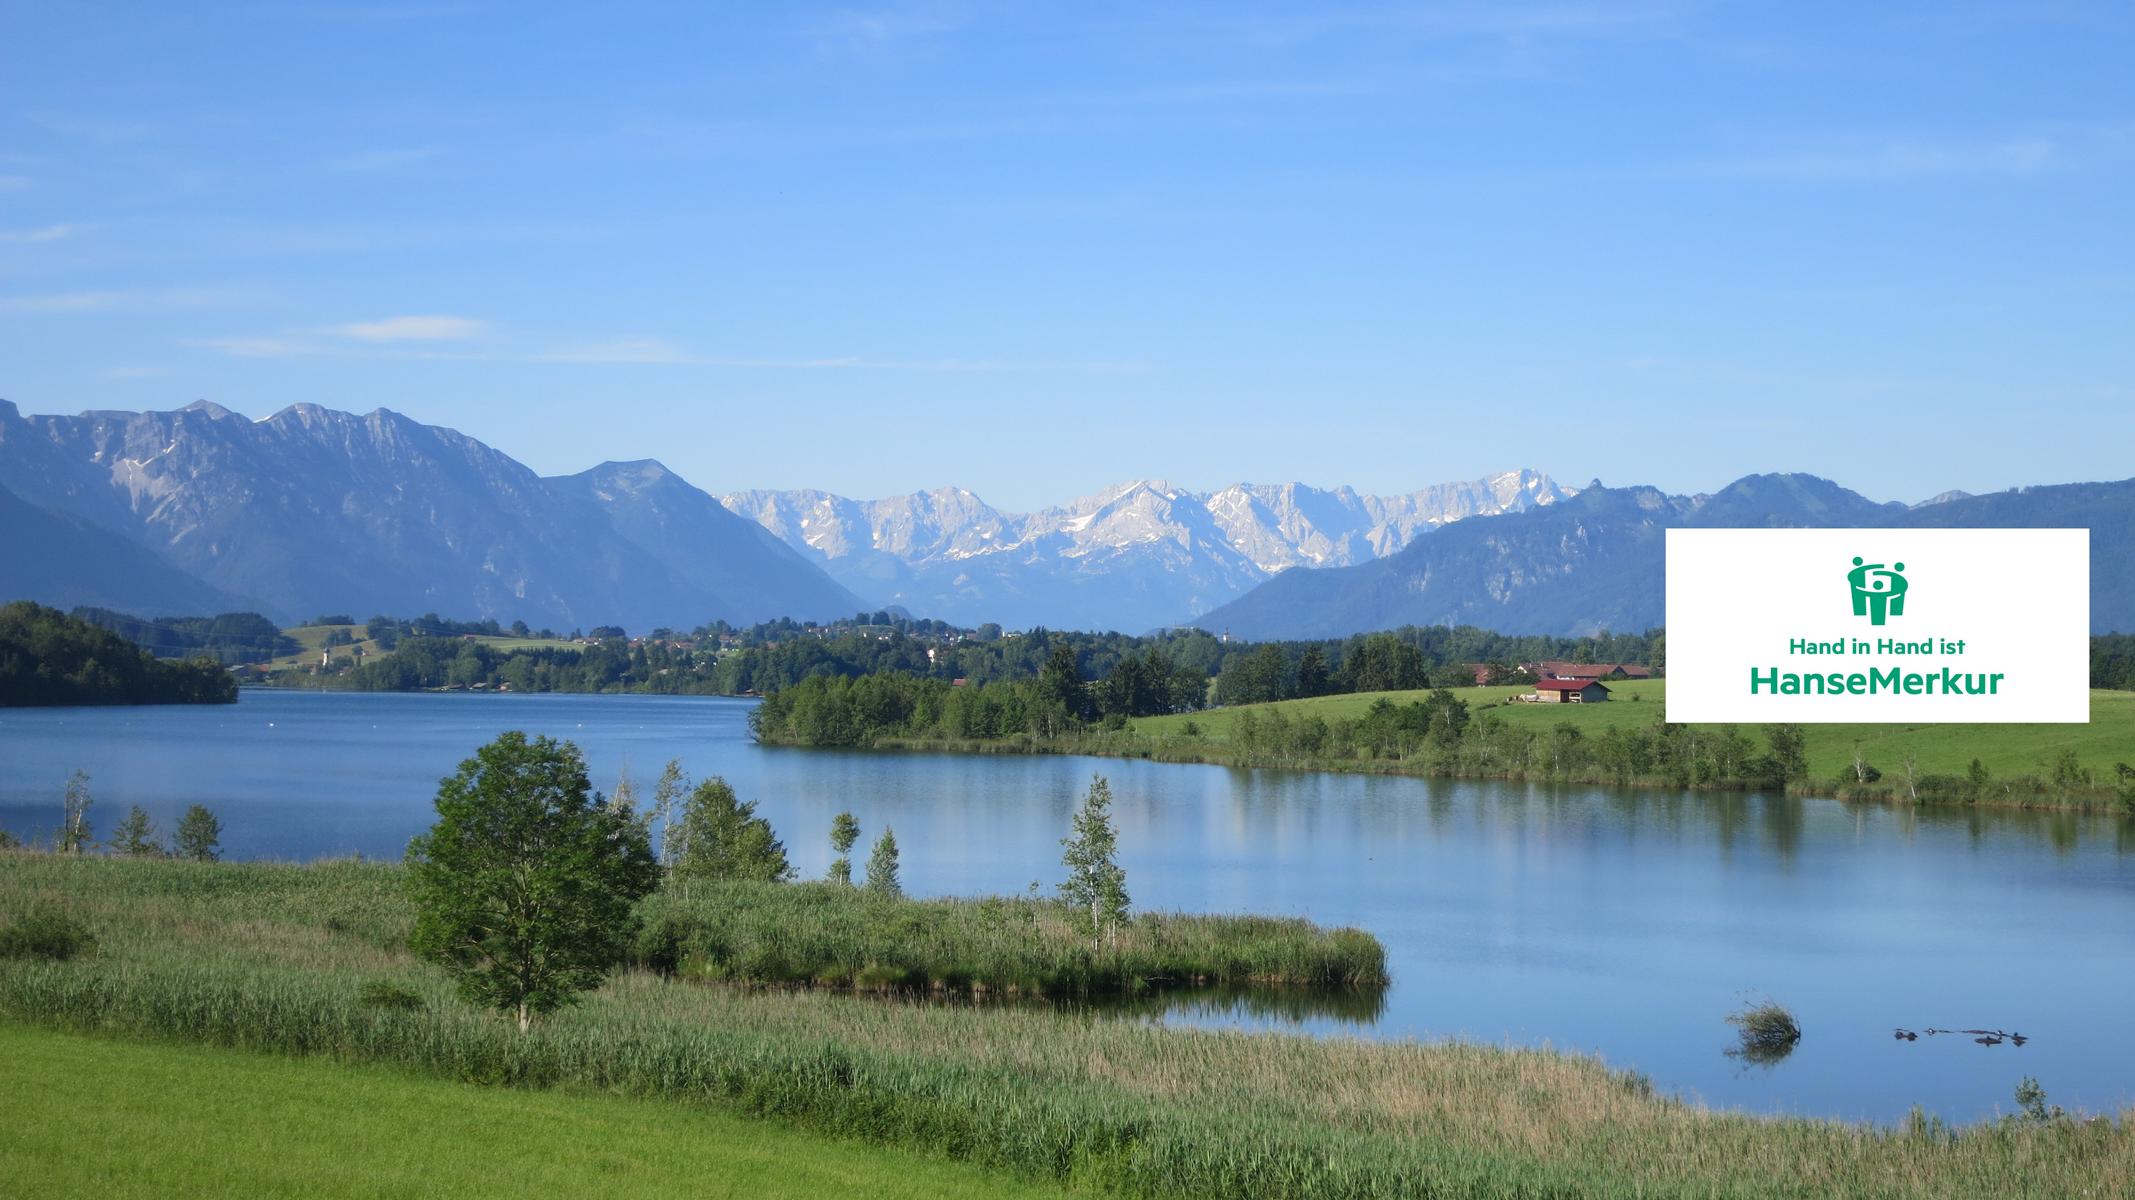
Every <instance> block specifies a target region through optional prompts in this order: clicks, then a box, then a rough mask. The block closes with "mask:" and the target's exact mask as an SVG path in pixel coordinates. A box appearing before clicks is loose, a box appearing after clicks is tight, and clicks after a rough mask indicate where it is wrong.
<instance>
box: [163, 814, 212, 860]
mask: <svg viewBox="0 0 2135 1200" xmlns="http://www.w3.org/2000/svg"><path fill="white" fill-rule="evenodd" d="M221 847H222V822H221V821H218V820H216V819H215V814H214V813H211V812H209V811H208V810H207V809H205V808H203V807H201V806H200V805H198V804H195V805H192V806H190V807H188V808H187V809H186V810H185V813H184V815H182V816H180V817H179V818H178V832H177V834H176V835H175V836H174V837H173V838H172V841H171V853H173V854H175V855H177V856H178V857H179V858H190V859H193V860H195V861H198V862H214V861H215V860H216V859H218V858H221V857H222V849H221Z"/></svg>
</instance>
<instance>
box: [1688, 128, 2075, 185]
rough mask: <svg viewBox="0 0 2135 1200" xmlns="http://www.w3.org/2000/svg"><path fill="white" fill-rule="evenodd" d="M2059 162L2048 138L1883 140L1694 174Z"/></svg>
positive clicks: (1957, 169)
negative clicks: (1939, 141) (1934, 141)
mask: <svg viewBox="0 0 2135 1200" xmlns="http://www.w3.org/2000/svg"><path fill="white" fill-rule="evenodd" d="M2059 163H2060V149H2059V147H2058V146H2057V145H2056V143H2054V142H2052V141H2050V140H2048V139H2045V138H2018V139H2011V140H2005V141H1995V142H1977V143H1970V144H1943V145H1934V144H1928V143H1920V142H1884V143H1878V144H1874V145H1856V146H1847V147H1840V148H1836V149H1826V150H1809V151H1800V152H1790V153H1782V154H1768V155H1754V156H1750V157H1746V158H1733V159H1720V160H1716V161H1713V162H1708V163H1703V164H1700V165H1699V166H1698V167H1696V168H1695V169H1694V170H1693V172H1692V173H1693V174H1701V175H1714V176H1719V177H1723V178H1732V179H1771V180H1781V181H1786V180H1798V181H1802V182H1823V181H1832V182H1854V181H1861V182H1874V181H1878V180H1900V179H1919V178H1926V177H1933V176H1963V175H2036V174H2039V173H2040V172H2043V171H2049V170H2052V169H2053V168H2054V167H2056V166H2058V165H2059Z"/></svg>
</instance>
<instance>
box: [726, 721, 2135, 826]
mask: <svg viewBox="0 0 2135 1200" xmlns="http://www.w3.org/2000/svg"><path fill="white" fill-rule="evenodd" d="M1120 736H1125V737H1127V738H1133V739H1135V740H1134V741H1132V742H1131V743H1130V744H1128V745H1125V746H1122V745H1119V744H1117V742H1116V741H1114V740H1113V739H1115V738H1118V737H1120ZM759 744H761V745H765V746H776V747H779V748H781V749H788V750H816V749H834V750H841V751H851V750H855V749H857V750H860V751H862V752H863V753H866V752H875V753H885V754H968V755H979V756H984V755H994V754H999V755H1032V756H1041V757H1042V756H1052V755H1059V756H1069V757H1075V756H1080V757H1091V758H1115V759H1122V760H1134V761H1142V762H1157V763H1177V764H1182V765H1200V766H1215V767H1231V768H1235V769H1239V770H1254V771H1298V772H1306V773H1315V774H1327V775H1374V776H1388V777H1393V778H1401V779H1444V780H1462V781H1470V782H1491V783H1536V784H1559V785H1564V786H1570V787H1625V788H1638V789H1641V790H1648V791H1653V790H1662V791H1685V792H1697V793H1700V794H1705V795H1743V794H1749V793H1756V792H1770V791H1772V790H1774V789H1771V788H1768V787H1764V786H1761V785H1759V784H1757V783H1755V782H1753V781H1746V780H1727V781H1722V782H1719V783H1709V784H1699V783H1682V782H1678V781H1676V780H1671V779H1666V778H1661V777H1656V776H1631V777H1628V778H1616V777H1613V776H1605V775H1592V776H1588V775H1536V774H1532V773H1527V772H1502V773H1479V772H1472V771H1459V770H1448V769H1445V768H1444V767H1441V766H1437V765H1434V764H1428V763H1426V764H1417V763H1415V762H1412V761H1400V760H1377V759H1305V760H1286V759H1281V758H1269V757H1262V756H1256V755H1250V754H1237V753H1234V752H1231V751H1227V750H1225V749H1223V748H1221V747H1219V746H1214V745H1211V744H1209V743H1207V742H1187V743H1173V744H1168V745H1167V744H1164V743H1154V744H1152V743H1151V742H1150V741H1149V740H1148V739H1145V738H1139V737H1137V735H1134V734H1126V735H1118V734H1105V733H1097V734H1088V735H1077V736H1074V737H1070V738H1051V739H1046V738H1034V737H1028V736H1024V737H1017V738H907V737H897V738H880V739H877V740H876V741H875V742H874V743H873V744H871V745H868V746H859V747H853V746H835V747H822V746H811V745H808V744H806V743H803V742H799V741H791V740H785V739H778V738H771V739H761V738H760V739H759ZM1784 794H1785V795H1788V796H1799V797H1802V798H1804V799H1815V800H1836V801H1839V802H1840V803H1842V804H1872V805H1878V806H1883V807H1893V808H1937V809H1959V810H1961V809H1967V808H1991V809H1998V810H2004V811H2010V812H2067V813H2080V814H2085V815H2095V816H2126V815H2129V811H2130V810H2129V809H2128V808H2127V806H2126V805H2125V804H2123V803H2122V802H2121V801H2120V800H2119V798H2118V797H2116V796H2115V795H2114V794H2113V793H2111V792H2109V791H2105V790H2103V789H2099V790H2096V791H2095V792H2094V793H2089V794H2085V793H2075V794H2065V795H2061V796H2045V795H2034V796H2015V797H2008V798H1979V799H1965V800H1953V799H1946V798H1941V797H1928V796H1923V797H1921V798H1919V799H1917V800H1911V799H1907V798H1905V797H1903V796H1901V795H1899V794H1898V792H1897V790H1896V788H1895V787H1888V786H1885V787H1877V786H1875V785H1867V784H1863V785H1858V786H1837V785H1820V784H1812V783H1805V782H1800V781H1796V782H1792V783H1789V784H1787V786H1786V788H1785V790H1784Z"/></svg>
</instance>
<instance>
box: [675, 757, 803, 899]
mask: <svg viewBox="0 0 2135 1200" xmlns="http://www.w3.org/2000/svg"><path fill="white" fill-rule="evenodd" d="M675 836H676V840H677V841H678V842H679V843H680V845H679V846H678V847H677V849H676V851H675V860H674V863H675V865H674V873H675V877H676V878H678V879H685V880H698V879H740V880H754V881H757V882H762V883H778V882H780V881H782V880H784V879H786V878H787V877H789V876H790V875H792V874H793V867H792V866H791V864H789V863H788V862H787V861H786V847H785V844H784V843H782V842H780V841H779V840H778V838H777V836H776V835H775V834H773V833H772V831H771V823H770V822H769V821H766V820H764V819H763V818H762V817H759V816H757V815H756V801H754V800H751V801H749V802H748V803H746V804H744V803H742V801H741V798H740V797H739V796H736V795H735V794H734V789H733V788H732V787H729V786H728V785H727V781H726V780H724V779H721V778H719V777H718V776H716V775H715V776H713V777H712V778H710V779H707V780H705V781H704V782H703V783H700V784H698V785H697V790H696V791H694V792H692V793H690V797H689V800H688V802H687V803H685V804H684V805H683V807H682V819H681V821H680V822H679V824H678V825H677V827H676V830H675Z"/></svg>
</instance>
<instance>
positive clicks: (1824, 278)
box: [0, 0, 2135, 508]
mask: <svg viewBox="0 0 2135 1200" xmlns="http://www.w3.org/2000/svg"><path fill="white" fill-rule="evenodd" d="M707 7H708V6H699V5H690V4H627V3H616V4H603V5H571V6H562V5H556V6H547V5H506V4H483V3H452V2H436V3H427V2H423V0H401V2H395V3H385V4H379V5H368V4H358V3H353V2H334V0H325V2H321V3H274V2H261V3H256V4H231V5H216V4H209V3H199V4H185V5H170V4H147V5H137V6H125V5H97V6H89V5H53V4H44V3H24V2H20V0H0V396H4V397H6V398H8V399H12V400H14V401H16V402H17V403H18V404H19V405H21V406H22V407H23V408H24V409H25V410H26V411H32V412H75V411H80V410H83V409H91V408H169V407H175V406H177V405H179V404H183V403H186V402H188V401H191V400H194V399H197V398H207V399H212V400H215V401H217V402H219V403H221V404H224V405H226V406H228V407H230V408H233V409H237V410H239V411H241V412H246V413H249V414H251V415H253V416H265V415H267V414H268V413H271V412H273V411H275V410H276V409H278V408H281V407H282V406H284V405H286V404H290V403H295V402H298V401H311V402H315V403H320V404H326V405H331V406H335V407H342V408H351V409H356V410H359V411H364V410H368V409H371V408H373V407H377V406H379V405H384V406H386V407H390V408H394V409H397V410H400V411H403V412H406V413H408V414H410V415H412V416H415V417H417V418H419V419H421V420H425V421H429V422H433V423H438V424H445V425H452V426H455V427H458V428H461V429H464V430H466V431H467V432H469V433H471V434H473V435H475V436H477V437H480V438H482V439H483V440H485V441H488V442H490V443H491V444H493V445H496V446H498V447H499V448H501V449H503V450H505V451H507V452H509V453H511V454H513V455H515V456H517V457H519V458H521V459H522V460H524V461H525V462H527V463H528V464H529V465H531V466H533V467H534V468H536V469H537V470H540V471H543V472H544V473H557V472H565V471H575V470H580V469H583V468H585V467H587V466H590V465H592V464H593V463H595V462H598V461H600V460H602V459H606V458H637V457H646V456H651V457H657V458H660V459H662V460H663V461H665V462H667V463H668V464H669V465H670V466H672V467H674V468H676V469H677V470H679V471H681V472H682V473H683V474H684V475H686V476H687V477H689V478H690V479H691V480H693V481H694V482H697V483H698V484H700V485H701V486H703V487H705V488H707V489H710V490H713V491H721V490H726V489H730V488H740V487H795V486H814V487H821V488H825V489H829V490H833V491H838V492H843V493H846V494H851V495H860V496H873V495H883V494H889V493H892V492H898V491H905V490H910V489H914V488H919V487H927V486H938V485H944V484H955V485H959V486H964V487H969V488H971V489H973V490H974V491H976V492H978V493H979V494H980V495H981V496H983V497H985V498H987V499H988V500H990V501H992V502H994V503H995V504H997V505H1000V506H1003V507H1010V508H1023V507H1033V506H1038V505H1043V504H1046V503H1051V502H1056V501H1060V500H1065V499H1066V498H1068V497H1070V496H1072V495H1075V494H1079V493H1085V492H1089V491H1092V490H1095V489H1097V488H1099V487H1101V486H1103V485H1106V484H1109V483H1112V482H1115V481H1118V480H1123V479H1128V478H1137V477H1158V478H1168V479H1170V480H1171V481H1173V482H1174V483H1177V484H1180V485H1182V486H1189V487H1196V488H1208V487H1215V486H1221V485H1223V484H1225V483H1229V482H1234V481H1237V480H1241V479H1244V480H1253V481H1274V480H1288V479H1299V480H1303V481H1306V482H1309V483H1315V484H1321V485H1334V484H1341V483H1348V484H1352V485H1355V486H1357V487H1359V488H1363V489H1366V490H1374V491H1394V490H1403V489H1408V488H1413V487H1416V486H1420V485H1422V484H1425V483H1430V482H1436V481H1440V480H1445V479H1455V478H1467V477H1473V476H1476V475H1479V474H1482V473H1484V472H1487V471H1493V470H1498V469H1502V468H1506V467H1510V466H1517V465H1526V466H1533V467H1537V468H1539V469H1542V470H1545V471H1548V472H1550V473H1552V474H1553V475H1556V476H1557V477H1559V478H1560V479H1561V480H1564V481H1566V482H1571V483H1584V482H1585V481H1586V480H1588V479H1590V478H1594V477H1599V478H1601V479H1602V480H1604V481H1606V482H1608V483H1635V482H1650V483H1655V484H1659V485H1661V486H1664V487H1667V488H1669V489H1671V490H1680V491H1690V490H1710V489H1712V488H1716V487H1718V486H1720V485H1722V484H1724V483H1726V482H1727V481H1729V480H1730V479H1733V478H1735V477H1736V476H1738V475H1741V474H1744V473H1747V472H1751V471H1761V470H1806V471H1814V472H1817V473H1819V474H1824V475H1828V476H1831V477H1834V478H1837V479H1839V480H1840V481H1841V482H1844V483H1846V484H1848V485H1849V486H1852V487H1855V488H1857V489H1860V490H1862V491H1864V492H1867V493H1868V494H1870V495H1872V496H1874V497H1876V498H1878V499H1892V498H1897V499H1907V500H1914V499H1919V498H1922V497H1925V496H1927V495H1929V494H1931V493H1934V492H1937V491H1940V490H1942V489H1944V488H1950V487H1961V488H1965V489H1968V490H1974V491H1982V490H1991V489H1995V488H2002V487H2008V486H2011V485H2014V484H2022V483H2036V482H2058V481H2065V480H2072V479H2085V478H2121V477H2125V476H2127V475H2128V474H2130V473H2131V472H2135V460H2131V459H2130V457H2129V454H2128V450H2129V447H2131V446H2135V244H2131V242H2135V216H2131V214H2135V73H2131V72H2130V70H2129V68H2128V63H2129V62H2130V61H2131V57H2135V55H2131V51H2135V36H2131V35H2135V9H2131V8H2130V7H2129V6H2127V5H2125V4H2056V3H2051V2H2042V3H2016V2H2012V3H2006V4H1988V5H1973V4H1962V3H1923V4H1866V5H1863V4H1829V5H1826V4H1814V3H1797V4H1778V5H1721V4H1695V3H1682V4H1677V3H1667V2H1658V3H1632V2H1625V3H1617V2H1614V0H1601V2H1594V3H1581V2H1578V0H1566V2H1563V3H1547V4H1533V5H1519V4H1487V3H1476V4H1433V5H1416V6H1399V5H1387V6H1382V5H1372V6H1361V7H1352V6H1347V5H1341V4H1314V5H1298V6H1264V5H1256V4H1239V3H1229V4H1218V5H1211V6H1206V7H1194V6H1183V5H1182V6H1171V5H1165V6H1150V5H1141V4H1128V5H1117V6H1114V5H1104V4H1073V5H1058V6H1037V5H998V6H996V5H970V6H965V5H955V4H943V5H929V4H922V5H911V6H891V7H880V8H876V7H866V8H849V7H825V8H815V7H808V6H800V5H766V6H762V7H761V8H749V7H745V6H740V5H732V6H720V7H719V10H718V12H717V15H707V14H706V12H705V9H706V8H707Z"/></svg>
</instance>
